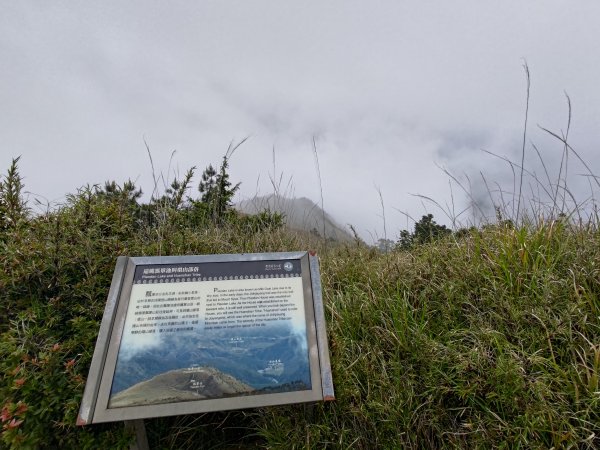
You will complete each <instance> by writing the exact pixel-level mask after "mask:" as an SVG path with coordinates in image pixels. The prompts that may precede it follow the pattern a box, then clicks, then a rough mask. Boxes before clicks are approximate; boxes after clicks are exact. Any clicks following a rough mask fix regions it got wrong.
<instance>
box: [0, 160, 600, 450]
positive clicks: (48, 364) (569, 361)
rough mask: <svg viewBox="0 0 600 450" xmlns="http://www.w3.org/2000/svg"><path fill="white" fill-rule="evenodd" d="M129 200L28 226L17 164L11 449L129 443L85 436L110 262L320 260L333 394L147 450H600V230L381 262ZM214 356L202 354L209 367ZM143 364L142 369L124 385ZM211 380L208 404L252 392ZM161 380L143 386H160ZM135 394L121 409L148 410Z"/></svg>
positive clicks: (110, 194) (185, 392) (473, 236)
mask: <svg viewBox="0 0 600 450" xmlns="http://www.w3.org/2000/svg"><path fill="white" fill-rule="evenodd" d="M134 188H135V187H134V186H129V188H128V189H120V188H119V189H117V188H115V189H113V188H112V187H111V189H110V191H108V190H107V191H98V190H94V189H92V188H83V189H81V190H80V191H78V192H77V193H75V194H73V195H72V196H69V197H68V199H67V201H66V203H65V204H64V205H61V206H60V207H57V208H55V209H48V210H46V211H44V212H43V213H41V214H38V215H33V214H31V213H30V211H29V210H28V206H27V204H26V203H25V201H24V200H23V195H22V194H21V193H22V192H23V188H22V185H21V184H20V177H19V176H18V173H17V171H16V168H15V167H13V168H11V171H10V172H9V174H8V175H7V176H5V177H3V178H2V179H1V184H0V247H1V250H0V307H1V310H0V374H1V376H0V399H2V400H1V401H2V412H1V415H0V420H1V421H2V429H1V432H0V438H1V441H0V447H2V448H7V449H23V448H77V449H79V448H82V449H96V448H110V449H120V448H123V449H125V448H129V444H130V440H131V435H130V434H128V433H127V432H126V431H125V429H124V427H123V424H122V423H114V424H105V425H102V426H89V427H77V426H76V425H75V421H76V416H77V413H78V410H79V404H80V401H81V397H82V393H83V389H84V384H85V378H86V376H87V374H88V370H89V366H90V362H91V357H92V353H93V349H94V345H95V342H96V338H97V334H98V329H99V324H100V321H101V318H102V314H103V311H104V306H105V304H106V299H107V294H108V290H109V286H110V284H111V279H112V274H113V270H114V266H115V260H116V257H117V256H118V255H130V256H139V255H190V254H195V255H201V254H216V253H243V252H246V253H247V252H275V251H289V250H297V249H308V248H311V249H315V250H316V251H317V253H318V255H319V258H320V267H321V278H322V287H323V301H324V306H325V315H326V321H327V332H328V338H329V346H330V351H331V364H332V373H333V378H334V386H335V391H336V401H335V402H329V403H319V404H316V405H315V406H314V407H312V408H307V407H306V406H305V405H288V406H278V407H269V408H257V409H250V410H244V411H231V412H227V413H212V414H203V415H195V416H194V415H190V416H176V417H170V418H160V419H152V420H147V421H146V422H145V423H146V427H147V429H148V434H149V439H150V446H151V448H172V449H186V448H205V449H209V448H210V449H230V450H231V449H233V448H235V449H239V448H252V449H258V448H282V449H288V448H296V449H299V448H313V449H323V448H334V449H348V448H354V449H369V450H370V449H379V448H381V449H396V448H407V449H421V448H433V449H437V448H467V449H469V448H473V449H479V448H508V449H510V448H581V449H593V448H600V396H599V392H600V264H599V261H600V229H599V227H598V219H597V217H596V218H594V217H592V218H590V219H589V220H588V221H585V220H577V222H575V220H570V219H569V218H568V217H566V216H562V215H561V216H558V217H549V218H543V217H541V218H540V217H538V216H535V217H538V218H537V219H536V221H527V220H522V221H521V222H519V223H513V222H512V221H510V220H503V221H501V222H500V223H496V224H488V225H486V226H484V227H481V228H479V229H476V228H471V229H465V230H460V231H457V232H455V231H451V230H447V231H445V232H444V233H441V234H439V235H438V236H435V239H433V238H432V236H433V234H432V233H425V234H426V235H427V236H429V237H430V238H432V239H430V240H420V239H416V238H415V239H412V240H410V242H408V243H407V246H406V248H402V246H399V247H397V248H394V249H392V250H391V251H390V252H388V253H382V252H379V251H378V250H376V249H374V248H371V247H368V246H366V245H364V244H362V243H360V242H356V243H352V245H327V243H326V242H325V241H324V240H323V239H318V238H317V237H316V236H315V235H312V234H310V233H305V234H302V233H291V232H289V231H288V230H286V229H285V228H282V227H280V226H277V227H275V226H271V225H270V224H269V223H266V224H265V223H264V222H261V221H260V220H259V221H256V222H252V223H250V225H252V226H251V227H250V226H248V224H249V222H248V221H249V220H254V219H251V218H250V217H240V215H238V214H225V215H223V216H220V217H217V218H216V219H219V220H215V217H214V216H210V217H209V219H211V220H206V217H202V216H200V214H201V213H203V212H205V209H203V208H204V207H205V206H206V205H205V204H204V203H202V202H198V205H196V206H197V208H196V209H194V210H192V209H190V208H187V207H186V205H182V204H181V202H178V201H174V199H175V200H177V199H178V198H179V199H181V197H167V198H166V200H163V199H160V201H157V202H155V203H152V204H139V203H138V202H137V200H136V198H135V196H134V195H131V193H132V192H135V189H134ZM206 210H207V211H208V212H212V211H214V209H213V210H211V209H206ZM432 220H433V219H432ZM432 223H433V222H432ZM309 239H310V240H309ZM408 244H410V245H408ZM288 344H289V342H286V341H285V340H284V341H282V342H280V343H278V344H277V347H275V348H272V349H266V348H265V349H264V350H265V352H264V354H261V355H259V357H260V358H264V359H272V358H274V357H275V355H276V354H277V355H278V354H280V353H283V352H284V351H285V349H286V348H289V345H288ZM221 350H222V349H220V348H219V345H217V344H211V345H207V346H205V347H202V348H197V349H195V350H194V351H195V352H198V354H202V355H207V354H211V355H213V356H214V361H215V364H213V363H212V362H211V364H210V366H211V367H213V368H214V367H216V363H217V360H218V359H219V357H220V356H219V355H221V354H222V353H220V352H221ZM261 351H262V350H261ZM165 355H166V356H168V354H167V353H165ZM240 355H244V354H243V353H240ZM166 356H165V361H167V359H166ZM193 357H194V355H190V358H193ZM190 360H191V359H190ZM286 362H287V361H286ZM264 367H265V366H264V365H262V366H258V367H256V369H258V370H262V369H264ZM286 367H287V364H286ZM163 369H164V370H170V367H164V368H163ZM296 369H297V368H296ZM145 370H147V368H144V367H133V369H132V373H131V374H130V375H131V380H133V379H134V378H135V381H132V384H137V383H139V382H140V379H138V378H136V377H138V375H139V374H140V373H143V374H145V373H147V372H143V371H145ZM203 370H204V369H203ZM205 370H206V371H207V372H206V374H207V376H206V378H205V379H204V381H203V383H204V386H209V385H210V386H213V388H214V389H213V390H212V393H213V394H215V393H216V394H217V395H218V394H219V393H222V392H233V391H239V390H244V389H247V386H244V385H241V384H239V382H236V381H235V380H234V379H233V378H228V377H229V376H228V375H224V374H221V375H219V374H216V372H211V370H216V369H205ZM219 370H220V372H221V373H230V372H229V371H228V370H225V369H224V366H223V367H222V368H220V369H219ZM294 370H295V369H294ZM255 373H256V374H257V376H262V375H263V373H261V372H259V371H255ZM208 374H210V375H208ZM161 376H163V375H159V372H153V373H152V374H151V375H150V376H148V377H145V376H144V377H142V378H143V379H144V380H147V381H146V382H148V383H153V384H155V385H157V386H159V387H160V386H164V385H165V380H164V378H161ZM164 376H166V377H170V378H171V377H172V378H174V379H176V380H177V383H179V386H180V389H178V392H176V393H175V394H176V395H177V396H178V398H182V397H185V398H192V397H194V396H197V395H202V394H201V393H200V389H199V386H198V385H197V386H196V391H195V392H190V390H189V388H188V387H187V384H186V383H189V382H190V378H189V376H190V375H189V374H183V373H181V372H178V371H175V372H173V373H168V374H166V375H164ZM210 376H213V378H212V381H211V380H210ZM235 378H236V379H238V378H239V377H238V376H237V375H236V376H235ZM294 378H296V377H295V376H294ZM171 381H172V380H169V383H171ZM213 382H214V383H213ZM289 382H290V383H293V381H289ZM247 384H248V385H249V384H250V383H247ZM128 388H129V389H131V390H129V391H124V392H123V393H122V394H120V395H121V396H122V397H123V398H124V397H126V396H127V397H128V398H127V400H126V401H133V402H137V401H139V400H140V399H141V398H142V397H143V388H142V386H138V387H136V386H134V387H133V388H132V387H131V385H127V386H125V385H124V386H123V389H128ZM274 388H275V389H277V388H278V387H277V386H275V387H274ZM262 389H264V391H265V392H268V391H271V390H272V389H273V388H272V387H268V386H265V387H264V388H262ZM170 395H173V392H167V391H164V390H163V391H162V392H161V393H160V395H159V396H158V398H157V399H155V400H158V401H162V400H164V399H166V398H170V397H169V396H170ZM194 398H195V397H194ZM121 400H122V399H121Z"/></svg>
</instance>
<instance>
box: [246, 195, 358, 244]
mask: <svg viewBox="0 0 600 450" xmlns="http://www.w3.org/2000/svg"><path fill="white" fill-rule="evenodd" d="M235 208H236V209H237V210H238V211H240V212H242V213H245V214H258V213H260V212H262V211H265V210H268V211H271V212H277V213H280V214H283V215H284V216H285V223H286V225H287V226H288V227H289V228H290V229H292V230H300V231H307V232H313V233H318V234H319V235H320V236H323V230H325V238H328V239H334V240H336V241H351V240H352V239H353V238H352V236H351V235H350V233H348V232H347V231H346V230H344V228H343V227H342V226H341V225H339V224H338V223H337V222H336V221H335V220H334V219H333V217H331V215H329V214H328V213H327V212H324V211H323V210H322V209H321V208H320V207H319V205H317V204H316V203H315V202H313V201H312V200H310V199H309V198H306V197H298V198H289V197H284V196H281V195H277V194H269V195H263V196H260V197H258V196H257V197H253V198H251V199H247V200H242V201H241V202H238V203H237V204H236V205H235Z"/></svg>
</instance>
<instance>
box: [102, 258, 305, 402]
mask: <svg viewBox="0 0 600 450" xmlns="http://www.w3.org/2000/svg"><path fill="white" fill-rule="evenodd" d="M250 265H251V267H248V265H247V264H240V263H229V264H224V263H212V264H211V263H207V264H196V265H190V264H171V265H157V266H138V267H137V268H136V272H135V276H134V284H133V287H132V290H131V295H130V300H129V308H128V310H127V315H126V318H125V327H124V331H123V335H122V338H121V343H120V347H119V351H118V356H117V364H116V368H115V373H114V377H113V384H112V389H111V394H110V400H109V404H108V406H109V408H118V407H123V406H138V405H149V404H160V403H170V402H174V401H189V400H198V399H202V398H218V397H226V396H232V395H252V394H257V393H274V392H288V391H301V390H307V389H310V388H311V379H310V370H309V360H308V348H307V347H308V343H307V338H306V323H305V314H304V296H303V291H302V277H301V272H300V264H299V262H298V261H285V262H281V261H263V262H261V263H250ZM294 266H295V267H294ZM248 272H250V273H248Z"/></svg>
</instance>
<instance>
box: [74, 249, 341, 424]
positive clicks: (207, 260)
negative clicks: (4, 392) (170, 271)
mask: <svg viewBox="0 0 600 450" xmlns="http://www.w3.org/2000/svg"><path fill="white" fill-rule="evenodd" d="M290 261H297V262H298V263H299V264H300V271H299V276H301V277H302V295H303V300H304V316H305V322H306V328H305V331H306V340H307V352H308V362H309V371H310V389H306V390H296V391H295V390H290V391H287V392H273V393H269V392H268V391H265V392H266V393H262V392H263V391H259V392H260V393H256V394H252V395H230V396H226V397H222V398H203V399H199V400H186V401H174V402H167V403H160V404H147V405H141V406H139V405H138V406H120V407H109V400H110V398H111V388H112V385H113V378H114V375H115V370H116V367H117V357H118V355H119V349H120V344H121V341H122V338H123V333H124V329H125V322H126V317H127V312H128V308H129V305H130V301H131V297H132V295H131V294H132V287H133V285H134V276H136V273H140V271H139V270H138V272H136V269H139V268H141V267H146V266H151V267H160V266H173V265H181V264H192V265H197V266H200V267H202V265H206V264H211V263H223V265H222V267H224V268H225V267H227V264H228V263H233V264H237V265H238V266H237V267H240V264H241V266H244V265H245V264H246V263H248V264H247V265H250V264H256V263H257V262H258V263H262V262H265V264H266V263H269V262H273V263H278V262H282V263H284V262H290ZM280 265H281V264H275V266H276V267H279V266H280ZM213 267H214V264H213ZM218 267H221V265H219V266H218ZM286 270H287V269H286ZM281 276H282V277H283V275H281ZM247 278H248V277H246V279H247ZM261 278H262V277H261ZM219 279H220V277H219ZM216 280H217V277H215V281H216ZM236 280H237V277H236ZM197 282H203V281H197ZM243 282H244V281H242V278H241V277H240V281H236V283H243ZM263 282H264V283H265V284H266V285H268V283H269V282H270V281H269V279H268V278H265V280H264V281H263V280H262V279H261V280H260V281H258V283H263ZM171 283H174V282H171ZM182 283H185V280H184V281H183V282H182ZM334 398H335V394H334V389H333V381H332V375H331V365H330V360H329V348H328V343H327V334H326V327H325V315H324V308H323V299H322V292H321V279H320V274H319V262H318V258H317V255H316V254H315V253H314V252H310V253H308V252H283V253H254V254H228V255H199V256H162V257H125V256H120V257H119V258H118V259H117V263H116V266H115V271H114V274H113V279H112V283H111V287H110V291H109V294H108V299H107V303H106V308H105V311H104V316H103V318H102V323H101V326H100V331H99V334H98V339H97V342H96V347H95V349H94V355H93V358H92V363H91V366H90V370H89V375H88V379H87V383H86V386H85V391H84V394H83V399H82V401H81V406H80V410H79V415H78V418H77V424H78V425H86V424H92V423H100V422H112V421H130V420H136V419H142V418H151V417H162V416H171V415H179V414H192V413H202V412H209V411H221V410H232V409H242V408H251V407H262V406H271V405H281V404H290V403H302V402H315V401H321V400H326V401H328V400H334Z"/></svg>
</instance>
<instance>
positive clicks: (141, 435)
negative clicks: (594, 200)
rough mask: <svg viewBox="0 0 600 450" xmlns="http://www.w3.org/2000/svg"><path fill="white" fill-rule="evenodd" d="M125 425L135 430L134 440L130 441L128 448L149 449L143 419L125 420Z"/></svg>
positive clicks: (131, 449) (132, 449)
mask: <svg viewBox="0 0 600 450" xmlns="http://www.w3.org/2000/svg"><path fill="white" fill-rule="evenodd" d="M125 427H126V428H128V429H130V430H133V431H134V432H135V440H134V441H133V442H132V443H131V446H130V447H129V449H130V450H150V447H149V446H148V436H146V426H145V425H144V420H143V419H138V420H127V421H125Z"/></svg>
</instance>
